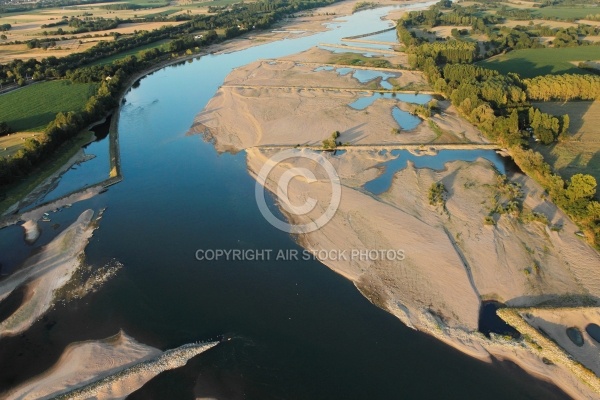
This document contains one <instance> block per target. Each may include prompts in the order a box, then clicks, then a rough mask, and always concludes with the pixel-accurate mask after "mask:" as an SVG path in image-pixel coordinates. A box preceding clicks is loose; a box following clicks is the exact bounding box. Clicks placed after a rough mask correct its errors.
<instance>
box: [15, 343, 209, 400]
mask: <svg viewBox="0 0 600 400" xmlns="http://www.w3.org/2000/svg"><path fill="white" fill-rule="evenodd" d="M217 344H218V342H208V343H190V344H186V345H183V346H181V347H177V348H175V349H171V350H167V351H165V352H162V351H160V350H158V349H155V348H153V347H150V346H146V345H144V344H141V343H138V342H136V341H135V340H134V339H132V338H131V337H129V336H127V335H126V334H125V333H123V332H120V333H119V334H117V335H115V336H113V337H110V338H108V339H105V340H100V341H88V342H80V343H73V344H71V345H69V346H68V347H67V348H66V349H65V351H64V352H63V354H62V355H61V357H60V359H59V360H58V361H57V363H56V364H55V365H54V366H53V367H52V368H50V369H49V370H48V371H46V372H45V373H43V374H42V375H40V376H38V377H35V378H33V379H31V380H29V381H27V382H25V383H24V384H22V385H20V386H19V387H17V388H15V389H13V390H11V391H9V392H8V393H7V394H6V395H7V397H6V398H7V399H11V400H17V399H19V400H21V399H22V400H25V399H50V398H52V399H69V400H74V399H91V398H93V399H98V400H116V399H124V398H126V397H127V396H128V395H129V394H131V393H133V392H134V391H136V390H137V389H139V388H140V387H142V386H143V385H144V384H145V383H146V382H148V381H149V380H150V379H152V378H154V377H155V376H156V375H158V374H160V373H161V372H163V371H167V370H170V369H174V368H178V367H181V366H183V365H185V364H186V363H187V361H188V360H189V359H190V358H192V357H194V356H196V355H198V354H200V353H203V352H205V351H206V350H209V349H211V348H212V347H214V346H216V345H217Z"/></svg>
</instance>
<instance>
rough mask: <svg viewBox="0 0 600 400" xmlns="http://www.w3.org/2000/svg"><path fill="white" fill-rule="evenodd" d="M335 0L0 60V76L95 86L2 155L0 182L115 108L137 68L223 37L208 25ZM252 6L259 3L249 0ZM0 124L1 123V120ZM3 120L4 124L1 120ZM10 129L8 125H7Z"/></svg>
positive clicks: (205, 19) (269, 17) (269, 16)
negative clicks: (198, 35) (76, 105)
mask: <svg viewBox="0 0 600 400" xmlns="http://www.w3.org/2000/svg"><path fill="white" fill-rule="evenodd" d="M334 1H335V0H325V1H323V0H315V1H310V0H308V1H302V2H299V1H296V0H291V1H286V0H278V1H275V2H259V3H273V4H275V5H276V7H275V8H274V9H273V10H274V11H268V12H266V13H265V14H263V15H258V16H253V17H252V19H251V20H250V22H248V20H242V19H239V18H238V17H244V15H246V13H247V12H248V9H247V8H246V6H244V5H240V6H239V7H234V8H233V10H227V11H224V12H222V13H220V14H218V15H201V16H196V17H194V19H193V20H192V21H190V22H187V23H184V24H181V25H178V26H171V27H167V26H165V27H162V28H159V29H155V30H153V31H141V32H137V33H136V34H134V35H131V36H128V37H123V38H120V39H118V40H115V41H111V42H107V41H102V42H99V43H98V44H97V45H96V46H94V47H92V48H90V49H88V50H86V51H83V52H80V53H74V54H70V55H68V56H65V57H61V58H57V57H53V56H51V57H47V58H44V59H42V60H41V61H37V60H35V59H30V60H27V61H23V60H14V61H12V62H10V63H7V64H3V65H0V82H12V81H13V80H16V81H23V80H24V77H26V76H29V77H33V79H36V80H39V79H44V78H66V79H70V80H71V81H73V82H96V83H98V90H97V92H96V94H95V95H93V96H92V97H90V99H89V100H88V101H87V103H86V104H85V107H84V109H83V110H82V111H81V112H64V113H58V114H57V115H56V117H55V119H54V121H52V122H51V123H50V124H49V125H48V126H47V127H46V129H45V131H44V135H42V137H40V138H29V139H27V140H26V142H25V144H24V146H23V148H22V149H20V150H19V151H17V153H16V154H14V155H13V156H12V157H7V158H5V157H0V186H3V185H8V184H11V183H14V182H16V181H18V180H19V179H21V178H23V177H24V176H26V175H27V174H29V173H30V172H31V171H32V170H33V169H34V168H36V167H37V166H38V165H39V164H40V163H41V162H42V161H43V160H45V159H47V158H48V157H49V156H51V155H52V153H53V152H54V151H55V150H56V149H57V148H58V147H60V146H61V145H62V144H64V143H65V142H67V141H69V140H70V139H72V138H73V137H74V136H75V135H77V134H78V133H79V132H80V131H81V130H82V129H84V128H85V127H86V126H88V125H89V124H91V123H92V122H94V121H97V120H99V119H101V118H103V117H104V116H106V115H107V113H108V112H109V111H110V110H111V109H114V108H115V107H116V106H117V105H118V104H117V103H116V102H117V100H116V99H118V97H119V93H121V92H122V90H123V89H124V87H125V84H126V82H128V80H129V79H130V78H131V77H132V76H133V75H134V74H135V73H137V72H140V71H143V70H145V69H147V68H148V67H150V66H152V65H155V64H157V63H159V62H161V61H165V60H169V59H171V58H175V57H178V56H179V55H180V54H181V53H182V52H187V53H188V54H193V52H192V51H191V49H194V51H196V52H197V51H199V50H200V47H202V46H207V45H209V44H211V43H214V42H215V41H218V40H221V38H219V36H218V35H217V33H216V31H215V30H214V29H212V28H225V29H226V36H228V37H232V36H236V35H240V34H242V33H243V32H245V31H246V29H247V28H238V25H240V22H241V23H242V24H244V26H247V24H249V23H255V24H261V23H262V24H267V25H266V26H262V25H261V27H267V26H269V25H270V24H272V23H274V22H275V21H276V20H277V18H281V17H282V16H284V15H287V14H286V13H290V12H294V11H295V10H298V9H306V8H310V7H320V6H322V5H324V4H329V3H332V2H334ZM251 4H252V7H260V5H256V3H251ZM207 27H212V28H211V29H210V30H209V31H208V32H207V33H206V34H204V35H203V37H202V39H200V40H194V38H193V36H192V33H193V32H195V31H197V30H198V29H205V28H207ZM163 39H172V40H171V41H170V43H169V46H168V47H167V48H166V49H165V50H161V49H160V48H152V49H148V50H145V51H143V52H142V53H141V55H140V57H139V58H138V57H136V56H128V57H125V58H123V59H121V60H117V61H114V62H112V63H110V64H106V65H95V66H90V65H89V64H90V63H92V62H93V61H95V60H99V59H102V58H104V57H108V56H111V55H114V54H118V53H120V52H123V51H126V50H130V49H134V48H137V47H140V46H143V45H146V44H149V43H154V42H157V41H159V40H163ZM0 125H1V124H0ZM2 126H3V125H2ZM8 129H9V128H8Z"/></svg>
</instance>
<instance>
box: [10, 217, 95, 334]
mask: <svg viewBox="0 0 600 400" xmlns="http://www.w3.org/2000/svg"><path fill="white" fill-rule="evenodd" d="M93 216H94V212H93V211H92V210H87V211H84V212H83V213H82V214H81V215H80V216H79V218H78V219H77V221H76V222H74V223H73V224H72V225H71V226H69V227H68V228H66V229H65V230H64V231H63V232H61V233H60V234H59V235H58V236H56V238H54V240H52V241H51V242H50V243H49V244H47V245H46V246H44V247H43V248H42V249H41V251H40V252H39V253H37V254H35V255H33V256H31V257H30V258H29V259H27V261H26V262H25V264H24V266H23V267H22V268H21V269H19V270H18V271H17V272H15V273H13V274H12V275H10V276H9V277H8V278H6V279H5V280H3V281H2V282H0V301H2V300H4V299H5V298H6V297H8V296H9V295H10V294H11V293H12V292H13V291H14V290H15V289H17V288H18V287H20V286H22V285H25V284H26V285H27V294H26V296H25V300H24V301H23V304H21V306H20V307H19V308H18V309H17V310H16V311H14V312H13V313H12V314H11V315H10V316H9V317H8V318H6V319H5V320H4V321H2V322H0V337H1V336H6V335H15V334H18V333H20V332H23V331H25V330H26V329H27V328H29V327H30V326H31V325H32V324H33V323H34V322H35V321H36V320H37V319H38V318H39V317H40V316H42V315H43V314H44V313H46V311H48V309H50V307H52V305H53V304H54V296H55V291H56V290H58V289H60V288H61V287H63V286H64V285H65V284H66V283H67V282H68V281H69V280H70V279H71V277H72V275H73V273H74V272H75V270H76V269H77V268H78V267H79V265H80V262H81V260H80V255H81V254H82V252H83V250H84V249H85V246H86V245H87V243H88V241H89V239H90V237H91V236H92V233H93V231H94V229H95V228H94V226H93V225H92V217H93Z"/></svg>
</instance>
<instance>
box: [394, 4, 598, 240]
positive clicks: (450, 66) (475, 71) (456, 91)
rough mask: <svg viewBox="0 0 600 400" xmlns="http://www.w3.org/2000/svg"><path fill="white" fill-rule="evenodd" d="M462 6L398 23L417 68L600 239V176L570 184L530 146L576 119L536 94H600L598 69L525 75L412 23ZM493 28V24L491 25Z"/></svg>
mask: <svg viewBox="0 0 600 400" xmlns="http://www.w3.org/2000/svg"><path fill="white" fill-rule="evenodd" d="M448 6H451V7H455V6H453V5H449V4H447V2H446V1H442V2H440V3H438V4H437V5H436V6H433V7H432V9H430V10H428V11H423V12H411V13H409V14H408V15H407V16H406V17H405V18H404V19H403V20H401V21H399V22H398V25H397V32H398V38H399V40H400V41H401V43H403V44H404V45H405V46H406V51H407V53H409V55H410V57H409V62H410V63H411V66H412V67H413V68H417V69H419V70H421V71H423V72H424V74H425V77H426V79H427V80H428V82H429V83H430V85H431V86H432V87H434V89H435V90H436V91H437V92H439V93H441V94H442V95H443V96H444V97H446V98H448V99H450V101H451V102H452V104H453V105H454V106H456V107H457V108H458V110H459V111H460V112H461V113H462V115H463V116H465V117H466V118H467V119H468V120H469V121H471V122H472V123H474V124H475V125H476V126H478V127H479V128H480V129H481V130H482V132H484V134H486V135H487V136H488V138H490V139H491V140H494V141H496V142H498V143H500V144H501V145H502V146H506V147H507V148H508V149H510V153H511V154H512V155H513V158H514V160H515V162H516V163H517V164H518V165H519V166H520V167H521V169H523V170H524V171H525V172H526V173H528V174H529V175H531V176H532V177H534V178H535V179H536V180H538V181H539V182H540V183H541V184H542V185H543V186H544V187H545V189H546V190H547V191H548V194H549V196H550V197H551V198H552V200H553V201H554V202H555V203H556V204H557V205H558V206H559V207H561V208H562V209H563V210H565V211H566V212H567V213H568V214H569V215H570V216H571V217H572V218H573V219H574V220H575V221H576V222H577V223H578V224H579V225H580V226H581V228H582V229H583V230H584V232H585V234H586V236H587V238H588V239H589V240H590V242H592V243H594V244H595V245H596V246H598V245H599V244H600V203H599V202H598V201H596V200H594V196H595V194H596V180H595V179H594V177H593V176H591V175H582V174H577V175H575V176H573V177H572V178H571V179H570V181H568V182H565V181H564V180H563V179H562V178H561V177H560V176H558V175H557V174H555V173H554V172H553V171H552V169H551V167H550V165H548V163H546V162H545V161H544V158H543V156H542V155H541V154H540V153H537V152H534V151H533V150H531V149H530V148H529V140H530V136H531V133H530V132H532V133H533V135H534V137H536V138H538V140H541V141H542V142H543V143H545V144H549V143H552V142H554V141H555V140H557V139H558V138H559V137H561V135H565V134H566V133H567V131H568V129H569V124H570V121H569V117H568V115H564V116H553V115H549V114H546V113H543V112H541V111H540V110H539V109H537V108H535V107H532V106H531V104H530V101H532V100H552V99H558V100H574V99H585V100H588V99H600V77H599V76H597V75H546V76H539V77H536V78H533V79H521V78H520V77H519V75H518V74H515V73H509V74H507V75H502V74H500V73H498V72H497V71H494V70H489V69H485V68H482V67H479V66H475V65H472V64H470V63H471V62H472V60H473V59H474V58H475V57H476V51H477V50H476V47H474V46H473V44H472V43H469V42H463V41H461V40H460V39H451V40H446V41H442V42H439V41H436V42H433V43H429V42H428V41H425V40H422V39H418V38H417V37H416V35H415V33H414V31H411V30H410V29H409V28H411V27H418V26H422V24H430V23H433V24H438V23H442V22H441V21H442V19H440V18H439V16H440V13H441V11H440V10H441V9H443V8H445V7H448ZM485 29H486V30H487V29H488V28H487V27H486V28H485Z"/></svg>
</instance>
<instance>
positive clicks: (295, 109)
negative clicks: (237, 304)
mask: <svg viewBox="0 0 600 400" xmlns="http://www.w3.org/2000/svg"><path fill="white" fill-rule="evenodd" d="M306 53H309V52H306ZM306 53H305V54H306ZM322 54H323V53H320V55H319V56H320V57H323V55H322ZM302 56H303V54H301V55H296V56H292V57H286V58H285V60H269V61H263V62H257V63H254V64H250V65H248V66H245V67H241V68H239V69H237V70H235V71H234V72H233V73H232V74H230V75H229V77H228V78H226V81H225V83H224V85H223V86H222V87H221V88H220V89H219V91H218V92H217V95H216V96H215V97H214V98H213V99H212V100H211V101H210V102H209V103H208V105H207V106H206V108H205V110H203V112H201V113H200V114H199V115H198V117H197V119H196V121H195V124H194V127H193V129H192V130H191V132H192V133H199V134H202V135H203V136H204V137H205V139H207V140H210V141H211V142H212V143H214V145H215V147H216V148H217V150H218V151H230V152H238V151H241V150H245V151H246V154H247V166H248V171H249V173H250V174H251V175H252V176H253V177H257V175H258V174H259V171H261V169H262V167H263V166H264V165H265V164H266V163H267V162H268V160H269V159H270V158H271V157H272V156H273V155H275V154H276V153H277V152H278V151H281V150H282V148H283V147H286V146H287V148H294V147H298V148H297V149H296V150H295V151H296V153H297V154H298V155H299V156H300V158H296V159H292V160H293V161H289V160H288V161H286V162H280V163H278V164H277V165H275V166H274V167H273V170H272V172H271V175H269V179H268V180H267V182H266V185H265V186H266V189H267V190H269V191H271V192H272V193H278V189H279V186H280V184H279V182H280V180H281V179H283V177H284V176H286V174H287V173H290V172H292V171H294V170H295V169H296V168H306V169H308V170H310V171H313V172H314V173H315V175H316V181H314V182H311V183H309V182H307V181H306V180H301V179H292V180H291V181H289V183H286V185H287V187H288V191H287V193H288V199H290V201H291V203H292V204H303V203H304V202H306V201H307V200H308V197H310V198H311V199H315V200H316V207H315V208H313V209H312V210H311V211H309V212H308V213H307V214H306V215H302V216H298V215H293V214H290V213H288V212H287V211H286V210H285V209H282V210H281V211H282V212H283V213H284V214H285V215H286V216H287V218H288V219H289V220H290V221H291V222H292V223H294V224H298V225H302V224H306V223H310V222H311V221H315V220H316V219H317V218H318V217H319V216H320V215H322V214H323V213H324V212H325V211H326V207H327V206H328V204H329V201H330V199H331V197H332V195H333V192H332V188H331V185H330V182H329V181H328V179H327V177H326V176H325V175H324V174H323V171H318V168H317V171H315V166H314V165H311V164H310V162H307V158H303V157H302V155H303V154H307V153H310V152H311V150H310V148H312V149H313V150H316V149H317V148H318V147H319V144H320V142H321V141H322V140H324V139H326V138H327V137H328V135H329V134H330V132H331V131H334V130H337V131H339V132H340V136H339V141H340V142H342V143H345V142H350V143H356V144H357V147H362V148H361V149H352V147H353V146H347V147H340V149H342V150H343V149H345V148H348V149H352V151H348V152H346V153H345V154H342V155H335V156H334V155H333V154H326V157H327V159H328V161H329V162H331V163H332V164H333V166H334V168H335V170H336V171H337V172H338V174H339V175H340V179H341V202H340V206H339V208H338V209H337V212H336V213H335V215H334V216H333V218H332V219H331V221H329V222H328V223H327V224H326V225H325V226H323V227H321V228H320V229H319V230H317V231H314V232H311V233H307V234H300V235H299V236H298V241H299V243H300V244H301V245H302V246H303V247H304V248H306V249H307V250H310V251H311V252H315V253H319V252H321V253H323V252H325V253H327V252H328V251H331V250H335V251H345V252H346V253H347V254H350V253H351V252H352V250H353V249H367V250H369V249H373V250H386V249H396V250H397V249H401V250H403V251H404V255H405V256H406V258H405V259H402V260H401V261H398V260H394V261H391V260H381V259H379V260H351V261H348V260H341V259H337V260H334V259H328V258H323V259H321V261H322V263H323V264H325V265H326V266H328V267H329V268H331V269H332V270H334V271H335V272H337V273H339V274H340V275H342V276H344V277H345V278H347V279H349V280H351V281H352V282H354V284H355V285H356V287H357V288H358V289H359V290H360V292H361V293H362V294H363V295H364V296H365V297H367V298H368V299H369V300H370V301H371V302H372V303H374V304H376V305H377V306H379V307H381V308H383V309H384V310H386V311H388V312H390V313H392V314H393V315H395V316H396V317H397V318H399V319H400V320H401V321H402V322H404V323H405V324H406V325H407V326H409V327H412V328H414V329H417V330H420V331H423V332H426V333H428V334H430V335H432V336H434V337H436V338H437V339H438V340H440V341H442V342H444V343H446V344H448V345H450V346H452V347H454V348H457V349H459V350H460V351H462V352H464V353H466V354H468V355H470V356H472V357H475V358H478V359H480V360H485V361H488V362H491V361H492V360H494V359H501V360H510V361H512V362H514V363H516V364H517V365H519V366H520V367H522V368H523V369H525V370H526V371H527V372H529V373H530V374H532V375H533V376H535V377H537V378H539V379H543V380H546V381H550V382H553V383H554V384H556V385H557V386H559V387H560V388H561V389H563V390H565V392H567V393H568V394H569V395H570V396H573V397H574V398H594V397H595V396H596V395H597V394H596V393H595V392H594V390H595V389H594V388H595V387H596V386H594V385H591V386H590V385H588V383H587V382H585V381H583V380H581V379H580V377H579V376H578V375H574V374H573V373H572V371H571V368H570V367H569V366H566V365H562V364H561V365H558V364H557V365H555V364H548V363H546V362H545V361H544V357H543V356H540V354H539V353H538V352H536V351H535V349H534V347H532V346H531V345H530V344H529V342H527V341H526V340H515V339H509V338H507V337H504V336H502V334H492V335H491V336H490V337H489V338H488V337H485V336H484V335H483V334H481V333H479V331H478V328H479V326H478V324H479V311H480V307H481V304H482V302H483V301H488V300H495V301H498V302H501V303H503V304H505V305H507V306H509V307H540V306H545V307H552V308H557V309H561V308H563V307H565V306H566V305H567V303H565V299H566V298H568V299H570V301H574V302H575V303H576V305H588V304H589V302H592V303H596V302H597V299H598V298H599V297H600V280H599V279H598V278H597V274H596V273H595V270H596V269H597V265H600V255H599V254H598V252H597V251H596V250H594V249H593V248H591V247H590V246H589V245H587V244H585V243H584V242H582V241H581V240H580V239H579V238H578V237H577V236H576V235H575V232H577V231H578V228H577V226H576V225H575V224H574V223H573V222H572V221H570V220H569V218H568V217H567V216H566V215H565V214H564V213H563V212H562V211H560V210H559V209H558V208H557V207H556V206H555V205H554V204H552V203H550V202H549V201H547V200H546V199H545V198H544V197H543V192H544V191H543V189H542V188H541V187H540V186H539V185H537V184H536V183H535V182H534V181H533V180H532V179H530V178H529V177H527V176H526V175H524V174H521V173H512V172H511V173H508V175H509V179H506V178H504V177H502V176H501V175H500V173H499V171H498V170H497V169H496V167H494V166H493V165H492V164H490V163H489V161H486V160H482V159H480V160H477V161H475V162H464V161H451V160H450V161H449V162H447V163H446V164H445V167H444V169H442V170H440V169H437V168H436V169H428V168H417V167H415V165H414V164H411V163H408V165H407V166H406V167H403V168H402V169H399V170H394V172H393V173H392V174H393V177H392V179H391V183H390V185H389V187H386V188H384V190H383V191H382V192H381V193H379V192H378V193H373V192H369V190H367V189H366V186H365V185H366V184H367V183H368V182H371V181H373V180H375V179H377V178H378V177H380V176H381V175H382V173H383V171H384V169H385V168H392V167H391V164H393V163H394V160H396V158H398V156H397V155H394V154H392V153H391V152H385V151H380V150H381V149H375V148H369V144H373V145H378V146H383V145H384V144H385V145H388V146H393V143H395V144H396V145H401V144H402V143H403V141H404V143H410V144H414V143H418V142H421V143H422V146H423V147H425V148H426V147H427V145H426V144H427V143H428V141H429V142H431V141H435V140H436V139H440V138H444V139H445V140H447V138H448V136H449V135H448V132H450V133H453V134H454V137H455V138H456V137H460V136H458V135H457V130H458V129H463V131H462V132H460V131H459V132H458V133H463V134H464V132H466V131H467V129H472V131H469V132H470V134H469V135H468V136H467V135H466V134H464V136H463V137H462V139H463V140H464V139H466V138H468V139H470V141H471V142H472V143H474V144H473V146H474V147H475V146H477V145H479V143H481V142H483V141H484V140H483V139H482V137H481V135H480V134H479V133H478V131H477V130H476V129H475V128H473V127H472V126H471V125H470V124H469V123H467V122H466V121H464V120H462V119H461V118H460V117H459V116H458V115H457V114H454V113H453V112H452V110H451V109H449V108H446V109H442V110H443V111H442V112H440V113H436V114H435V117H433V118H431V120H433V123H434V124H435V126H437V129H434V128H433V126H434V125H433V124H431V125H428V126H427V127H423V124H421V126H419V127H418V128H417V129H414V130H409V131H407V132H403V131H401V132H400V134H396V135H394V134H392V133H391V132H390V129H391V128H392V127H393V126H394V123H395V121H394V120H393V119H392V116H391V108H392V107H393V104H397V103H396V100H392V99H378V100H376V101H375V102H373V103H372V104H370V105H368V106H367V107H365V108H364V109H363V110H360V112H357V113H355V111H357V110H353V109H352V107H351V106H350V107H349V105H350V104H353V102H355V101H356V100H357V96H356V94H355V92H352V90H356V89H357V88H358V87H360V85H359V84H358V83H357V82H356V81H355V79H354V78H352V77H351V76H352V75H351V74H349V73H348V74H336V72H335V71H333V69H337V68H340V66H336V65H326V63H324V64H322V65H320V66H317V65H314V64H313V63H314V62H315V59H310V58H303V57H302ZM303 61H305V62H306V65H305V64H304V63H303ZM318 61H321V62H323V61H324V59H320V60H318ZM323 67H331V69H329V70H327V68H323ZM348 69H350V68H348ZM389 72H390V73H394V72H397V73H398V72H399V73H404V71H394V70H390V71H389ZM411 72H412V71H411ZM415 76H416V75H413V78H412V79H414V77H415ZM382 81H383V79H381V80H379V81H377V80H376V81H375V84H377V85H381V83H382ZM300 84H302V85H303V86H302V87H300ZM325 85H326V86H325ZM349 89H352V90H349ZM388 101H389V104H387V105H385V107H384V104H385V103H386V102H388ZM398 108H399V109H400V110H403V111H408V110H410V108H409V107H408V106H406V105H404V106H402V105H400V106H398ZM229 110H236V113H235V114H233V113H232V112H230V111H229ZM434 118H435V119H434ZM370 124H371V125H373V124H376V125H373V126H370ZM426 128H430V129H431V131H430V132H427V131H426V130H425V129H426ZM436 131H437V132H436ZM440 132H441V134H440ZM411 135H412V136H411ZM428 135H429V136H428ZM465 141H467V142H468V140H465ZM382 142H383V143H382ZM478 142H479V143H478ZM388 143H389V144H388ZM297 145H299V146H297ZM450 145H452V143H450ZM461 145H466V146H468V145H469V144H468V143H467V144H461ZM425 156H427V155H426V154H425ZM286 182H287V181H286ZM436 183H442V184H443V188H444V194H443V200H442V202H441V203H435V204H433V205H432V204H430V202H429V195H430V193H429V191H430V188H431V187H432V185H433V184H436ZM490 255H492V256H491V257H490ZM432 260H433V261H432ZM568 305H569V306H571V305H573V304H571V303H569V304H568ZM565 354H566V353H565Z"/></svg>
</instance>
